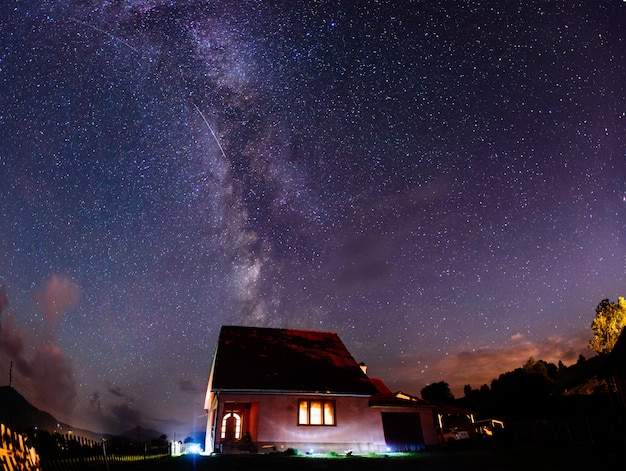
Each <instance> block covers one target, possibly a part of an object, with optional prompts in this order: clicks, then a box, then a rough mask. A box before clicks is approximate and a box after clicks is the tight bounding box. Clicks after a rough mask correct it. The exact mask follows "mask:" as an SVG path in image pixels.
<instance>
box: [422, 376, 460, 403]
mask: <svg viewBox="0 0 626 471" xmlns="http://www.w3.org/2000/svg"><path fill="white" fill-rule="evenodd" d="M421 393H422V398H423V399H424V400H426V401H428V402H432V403H434V404H441V403H445V404H452V403H453V402H454V395H453V394H452V392H451V391H450V385H448V383H446V382H445V381H440V382H438V383H432V384H429V385H428V386H426V387H424V388H422V391H421Z"/></svg>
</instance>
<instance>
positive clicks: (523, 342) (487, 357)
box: [430, 332, 589, 394]
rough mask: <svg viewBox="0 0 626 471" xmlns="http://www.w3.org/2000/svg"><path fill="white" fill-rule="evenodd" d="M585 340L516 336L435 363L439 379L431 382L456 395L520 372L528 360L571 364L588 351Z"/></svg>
mask: <svg viewBox="0 0 626 471" xmlns="http://www.w3.org/2000/svg"><path fill="white" fill-rule="evenodd" d="M588 337H589V334H588V333H587V332H579V333H578V334H576V335H574V336H573V337H571V338H567V339H565V338H562V337H558V336H550V337H547V338H546V339H544V340H541V341H531V340H527V339H526V338H525V337H524V336H523V335H521V334H515V335H513V336H512V337H511V341H510V343H509V344H508V345H505V346H502V347H496V348H493V347H483V348H479V349H474V350H464V351H460V352H457V353H455V354H453V355H447V356H445V357H443V358H440V359H438V360H436V361H435V362H434V364H433V365H432V366H431V368H430V369H431V371H432V372H438V374H439V375H440V379H437V380H434V381H441V380H443V381H446V382H447V383H448V384H449V385H450V389H452V391H453V392H455V394H459V393H460V392H462V391H463V386H464V385H466V384H470V385H471V386H472V387H474V388H476V387H480V386H481V385H483V384H491V381H492V380H493V379H496V378H497V377H498V376H499V375H500V374H502V373H506V372H508V371H513V370H514V369H516V368H520V367H521V366H522V365H523V364H524V363H525V362H526V360H528V359H529V358H530V357H533V358H534V359H535V360H544V361H547V362H551V363H558V362H559V361H562V362H563V363H565V364H571V363H574V362H575V361H576V360H577V359H578V356H579V355H580V354H582V353H587V352H588V351H589V349H588V348H587V343H588V340H589V339H588Z"/></svg>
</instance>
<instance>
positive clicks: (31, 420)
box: [0, 386, 67, 433]
mask: <svg viewBox="0 0 626 471" xmlns="http://www.w3.org/2000/svg"><path fill="white" fill-rule="evenodd" d="M0 422H2V423H3V424H5V425H6V426H7V427H9V428H10V429H11V430H12V431H14V432H19V433H23V432H25V431H26V430H28V429H30V428H35V427H36V428H38V429H41V430H47V431H49V432H54V431H55V430H57V429H58V427H59V426H63V427H64V428H65V427H67V425H66V424H61V423H60V422H59V421H58V420H57V419H55V418H54V417H53V416H52V415H51V414H49V413H48V412H45V411H42V410H40V409H37V408H36V407H35V406H33V405H32V404H31V403H30V402H28V401H27V400H26V399H25V398H24V396H22V395H21V394H20V393H19V392H17V391H16V390H15V389H13V388H12V387H11V386H1V387H0Z"/></svg>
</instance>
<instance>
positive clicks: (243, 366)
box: [205, 326, 437, 453]
mask: <svg viewBox="0 0 626 471" xmlns="http://www.w3.org/2000/svg"><path fill="white" fill-rule="evenodd" d="M205 409H206V411H207V417H208V419H207V433H206V444H205V452H207V453H212V452H222V453H241V452H253V453H254V452H258V453H262V452H269V451H279V452H280V451H286V450H288V449H295V450H298V451H300V452H306V453H309V452H312V453H328V452H331V451H335V452H337V453H344V452H346V451H347V450H351V451H352V452H354V453H367V452H378V453H381V452H383V453H384V452H388V451H401V450H418V449H423V448H425V447H429V446H431V445H436V444H437V434H436V430H435V424H434V414H433V410H434V406H432V405H431V404H429V403H427V402H426V401H423V400H421V399H418V398H415V397H410V396H406V397H405V396H402V397H400V396H397V395H394V394H393V393H392V392H391V391H390V390H389V389H388V388H387V387H386V386H385V385H384V383H383V382H382V381H380V380H373V379H370V378H369V377H368V376H367V374H366V372H365V368H364V367H363V366H360V365H359V364H358V363H357V362H356V360H355V359H354V358H353V357H352V355H351V354H350V352H348V350H347V349H346V347H345V346H344V344H343V342H342V341H341V340H340V339H339V336H338V335H337V334H336V333H332V332H318V331H307V330H293V329H271V328H259V327H237V326H223V327H222V329H221V331H220V335H219V339H218V343H217V348H216V351H215V356H214V358H213V366H212V368H211V374H210V377H209V383H208V388H207V394H206V400H205Z"/></svg>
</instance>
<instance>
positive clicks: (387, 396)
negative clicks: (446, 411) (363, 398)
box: [370, 378, 435, 409]
mask: <svg viewBox="0 0 626 471" xmlns="http://www.w3.org/2000/svg"><path fill="white" fill-rule="evenodd" d="M371 381H372V384H374V386H376V389H377V390H378V394H376V395H374V396H372V397H371V398H370V406H372V407H402V408H406V407H409V408H424V407H430V408H433V409H434V408H435V405H434V404H431V403H430V402H428V401H425V400H424V399H421V398H419V397H417V396H412V395H410V394H407V393H404V392H402V391H398V392H395V393H394V392H392V391H391V389H389V388H388V387H387V385H386V384H385V383H384V382H383V381H382V380H381V379H378V378H372V380H371Z"/></svg>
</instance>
